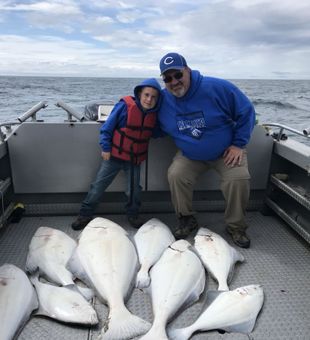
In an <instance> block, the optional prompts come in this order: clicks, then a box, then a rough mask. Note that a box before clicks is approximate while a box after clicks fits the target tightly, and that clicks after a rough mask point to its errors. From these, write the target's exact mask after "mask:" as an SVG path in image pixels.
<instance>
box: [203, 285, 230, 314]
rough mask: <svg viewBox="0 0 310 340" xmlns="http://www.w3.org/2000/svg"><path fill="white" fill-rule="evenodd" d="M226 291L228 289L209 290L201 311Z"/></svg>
mask: <svg viewBox="0 0 310 340" xmlns="http://www.w3.org/2000/svg"><path fill="white" fill-rule="evenodd" d="M225 292H226V291H223V290H208V291H207V294H206V297H205V301H204V304H203V308H202V310H201V311H202V312H203V311H204V310H205V309H206V307H208V306H210V305H211V304H212V303H213V302H214V301H215V300H216V299H217V298H218V296H219V295H221V294H222V293H225Z"/></svg>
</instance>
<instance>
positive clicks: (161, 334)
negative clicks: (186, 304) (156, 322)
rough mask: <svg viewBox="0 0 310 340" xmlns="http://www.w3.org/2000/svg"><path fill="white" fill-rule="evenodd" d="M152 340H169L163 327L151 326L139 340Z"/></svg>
mask: <svg viewBox="0 0 310 340" xmlns="http://www.w3.org/2000/svg"><path fill="white" fill-rule="evenodd" d="M154 339H160V340H169V338H168V335H167V333H166V329H165V327H157V326H153V327H152V328H151V329H150V330H149V331H148V332H147V333H146V334H144V335H143V336H142V337H141V338H140V339H139V340H154Z"/></svg>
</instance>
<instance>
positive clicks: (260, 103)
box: [0, 76, 310, 144]
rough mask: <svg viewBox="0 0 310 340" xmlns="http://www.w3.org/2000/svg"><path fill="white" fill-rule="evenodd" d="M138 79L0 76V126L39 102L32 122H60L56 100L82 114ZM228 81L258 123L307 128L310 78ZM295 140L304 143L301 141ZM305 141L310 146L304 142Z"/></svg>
mask: <svg viewBox="0 0 310 340" xmlns="http://www.w3.org/2000/svg"><path fill="white" fill-rule="evenodd" d="M141 80H142V79H138V78H69V77H10V76H0V104H1V105H0V122H4V121H15V120H16V118H17V117H19V116H21V115H22V114H23V113H24V112H26V111H27V110H28V109H30V108H31V107H32V106H34V105H35V104H37V103H38V102H40V101H43V100H45V101H47V102H48V103H47V104H48V107H47V108H45V109H42V110H40V111H39V112H38V114H37V119H43V120H45V121H54V122H56V121H63V120H65V119H67V113H66V112H65V111H64V110H63V109H61V108H58V107H56V106H55V104H56V103H57V102H58V101H60V100H61V101H63V102H65V103H66V104H68V105H69V106H71V107H72V108H73V109H75V110H76V111H78V112H79V113H81V114H83V113H84V108H85V105H86V104H88V103H90V102H93V101H102V100H109V101H113V102H117V101H118V100H119V99H120V98H121V97H122V96H124V95H128V94H132V92H133V88H134V86H135V85H137V84H138V83H139V82H140V81H141ZM231 81H232V82H233V83H234V84H235V85H237V86H238V87H239V88H240V89H241V90H242V91H243V92H244V93H245V94H246V95H247V96H248V97H249V98H250V100H251V101H252V102H253V104H254V107H255V110H256V114H257V119H258V122H259V123H261V124H262V123H281V124H285V125H287V126H290V127H292V128H294V129H296V130H299V131H302V130H303V129H307V128H310V80H257V79H250V80H248V79H244V80H239V79H238V80H231ZM162 86H163V84H162ZM287 134H288V135H289V136H291V133H287ZM297 139H298V140H300V141H306V139H305V138H303V137H298V138H297ZM306 143H307V144H310V143H309V140H307V141H306Z"/></svg>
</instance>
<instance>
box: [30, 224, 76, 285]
mask: <svg viewBox="0 0 310 340" xmlns="http://www.w3.org/2000/svg"><path fill="white" fill-rule="evenodd" d="M76 246H77V243H76V241H74V240H73V239H72V238H71V237H69V236H68V235H67V234H65V233H64V232H62V231H60V230H57V229H53V228H49V227H40V228H39V229H38V230H37V231H36V233H35V234H34V236H33V237H32V240H31V242H30V245H29V252H28V256H27V262H26V270H27V271H29V272H30V273H34V272H35V271H36V269H37V268H39V270H40V273H41V274H42V275H43V276H45V277H46V278H47V279H48V280H49V281H52V282H55V283H57V284H59V285H68V284H72V283H73V275H72V274H71V273H70V272H69V271H68V270H67V269H66V264H67V262H68V260H69V259H70V257H71V255H72V253H73V251H74V249H75V248H76Z"/></svg>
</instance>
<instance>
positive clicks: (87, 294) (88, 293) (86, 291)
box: [75, 285, 95, 301]
mask: <svg viewBox="0 0 310 340" xmlns="http://www.w3.org/2000/svg"><path fill="white" fill-rule="evenodd" d="M75 287H76V288H77V290H78V292H79V293H80V294H82V295H83V296H84V298H85V299H86V300H87V301H90V300H91V299H92V298H93V297H94V296H95V292H94V290H93V289H91V288H88V287H81V286H78V285H75Z"/></svg>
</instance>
